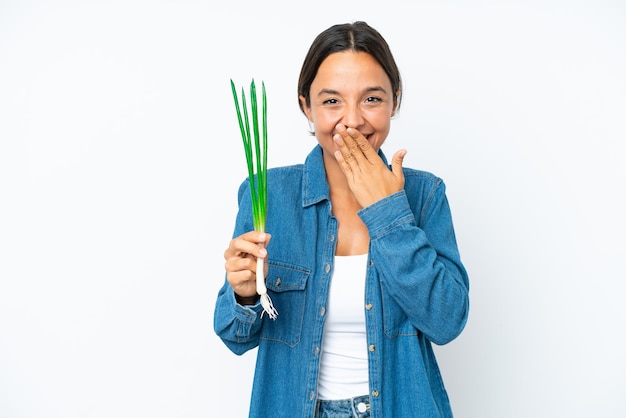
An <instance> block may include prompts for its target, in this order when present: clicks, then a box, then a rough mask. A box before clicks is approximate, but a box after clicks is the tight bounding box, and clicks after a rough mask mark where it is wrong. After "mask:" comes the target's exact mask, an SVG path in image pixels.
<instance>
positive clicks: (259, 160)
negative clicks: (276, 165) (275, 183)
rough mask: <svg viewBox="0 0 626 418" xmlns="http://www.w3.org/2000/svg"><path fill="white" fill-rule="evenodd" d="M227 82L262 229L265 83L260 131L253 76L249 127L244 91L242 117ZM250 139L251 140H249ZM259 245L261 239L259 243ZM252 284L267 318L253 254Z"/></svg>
mask: <svg viewBox="0 0 626 418" xmlns="http://www.w3.org/2000/svg"><path fill="white" fill-rule="evenodd" d="M230 86H231V89H232V93H233V99H234V101H235V109H236V111H237V120H238V122H239V130H240V131H241V138H242V140H243V147H244V151H245V154H246V164H247V166H248V180H249V182H250V197H251V198H252V222H253V225H254V229H255V230H256V231H260V232H265V219H266V212H267V98H266V92H265V83H262V124H263V129H262V131H260V130H259V111H258V104H257V95H256V85H255V83H254V79H253V80H252V82H251V83H250V105H251V112H252V129H250V119H249V117H248V106H247V103H246V94H245V92H244V90H243V88H242V89H241V102H242V107H243V118H242V116H241V113H242V112H241V108H240V106H239V100H238V98H237V90H236V89H235V83H233V80H232V79H231V80H230ZM261 132H262V136H261ZM253 141H254V144H253V143H252V142H253ZM255 164H256V167H255ZM255 168H256V170H255ZM263 245H264V243H259V246H263ZM256 287H257V293H258V294H259V295H260V296H261V298H260V300H261V305H262V306H263V309H264V312H266V313H267V314H268V315H269V316H270V318H271V319H276V316H277V315H278V312H277V311H276V309H275V308H274V306H273V305H272V301H271V299H270V298H269V295H268V294H267V288H266V287H265V276H264V260H263V258H257V268H256Z"/></svg>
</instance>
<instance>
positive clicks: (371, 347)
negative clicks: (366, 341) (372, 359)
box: [368, 344, 376, 351]
mask: <svg viewBox="0 0 626 418" xmlns="http://www.w3.org/2000/svg"><path fill="white" fill-rule="evenodd" d="M368 348H369V350H370V351H374V350H376V347H375V346H374V344H372V345H370V346H369V347H368Z"/></svg>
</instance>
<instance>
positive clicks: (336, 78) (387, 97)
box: [214, 22, 469, 418]
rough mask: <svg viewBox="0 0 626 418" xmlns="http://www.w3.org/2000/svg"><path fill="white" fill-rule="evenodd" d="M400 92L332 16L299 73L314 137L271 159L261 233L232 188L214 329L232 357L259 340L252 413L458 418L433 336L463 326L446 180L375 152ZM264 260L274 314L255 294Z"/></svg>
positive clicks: (377, 39) (390, 61)
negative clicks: (295, 161)
mask: <svg viewBox="0 0 626 418" xmlns="http://www.w3.org/2000/svg"><path fill="white" fill-rule="evenodd" d="M401 93H402V90H401V79H400V74H399V71H398V68H397V66H396V63H395V61H394V58H393V56H392V54H391V51H390V49H389V46H388V45H387V43H386V41H385V40H384V38H383V37H382V36H381V35H380V34H379V33H378V32H377V31H376V30H375V29H373V28H372V27H370V26H369V25H367V24H366V23H365V22H356V23H353V24H340V25H334V26H332V27H330V28H328V29H327V30H325V31H323V32H322V33H320V34H319V35H318V36H317V38H316V39H315V40H314V42H313V44H312V45H311V47H310V49H309V52H308V54H307V56H306V57H305V60H304V64H303V66H302V70H301V73H300V78H299V82H298V94H299V105H300V108H301V110H302V112H303V113H304V114H305V115H306V117H307V118H308V119H309V121H310V123H311V124H312V126H313V130H314V134H315V136H316V138H317V141H318V145H316V146H315V147H314V149H313V150H312V152H311V153H310V154H309V155H308V157H307V158H306V161H305V162H304V164H299V165H294V166H288V167H279V168H273V169H271V170H269V171H268V180H267V183H268V193H269V197H268V208H267V221H266V230H267V231H268V233H260V232H255V231H253V229H254V228H253V223H252V216H251V212H252V210H251V200H250V191H249V184H248V182H247V181H245V182H244V183H243V184H242V185H241V187H240V190H239V213H238V215H237V219H236V225H235V231H234V234H233V237H234V238H233V239H232V240H231V241H230V245H229V246H228V248H227V249H226V251H225V252H224V258H225V260H226V263H225V267H226V282H225V283H224V286H223V287H222V289H221V290H220V292H219V295H218V298H217V304H216V308H215V316H214V321H215V323H214V326H215V331H216V333H217V334H218V335H219V336H220V338H221V339H222V340H223V341H224V343H225V344H226V345H227V346H228V347H229V348H230V349H231V350H232V351H233V352H234V353H236V354H242V353H244V352H246V351H248V350H250V349H253V348H255V347H258V352H257V363H256V370H255V377H254V385H253V389H252V398H251V404H250V417H263V418H268V417H289V418H294V417H369V416H371V417H379V418H380V417H384V418H402V417H411V418H414V417H450V416H452V411H451V408H450V403H449V400H448V396H447V394H446V390H445V387H444V384H443V382H442V379H441V375H440V373H439V369H438V366H437V363H436V360H435V356H434V354H433V350H432V347H431V343H435V344H446V343H448V342H450V341H451V340H453V339H454V338H456V337H457V336H458V335H459V334H460V333H461V331H462V330H463V328H464V326H465V323H466V321H467V316H468V309H469V299H468V289H469V282H468V277H467V273H466V271H465V269H464V267H463V265H462V263H461V260H460V256H459V252H458V249H457V244H456V238H455V234H454V229H453V224H452V219H451V214H450V209H449V206H448V202H447V198H446V195H445V186H444V183H443V182H442V180H441V179H439V178H438V177H436V176H434V175H432V174H430V173H427V172H423V171H418V170H413V169H408V168H403V167H402V162H403V158H404V156H405V155H406V151H405V150H400V151H397V152H396V153H395V154H394V155H393V157H392V159H391V164H390V165H389V164H388V163H387V159H386V157H385V155H384V154H383V152H382V151H381V146H382V145H383V143H384V142H385V139H386V138H387V136H388V134H389V130H390V126H391V118H392V117H393V116H394V114H395V113H396V112H397V110H398V108H399V106H400V101H401ZM270 238H271V240H270ZM257 243H265V247H266V248H267V250H265V249H263V248H261V246H259V245H257ZM257 257H263V258H266V260H267V262H266V263H265V265H266V266H268V267H267V271H266V286H267V288H268V292H269V294H270V296H271V299H272V301H273V303H274V306H275V308H276V309H277V311H278V313H279V315H278V317H277V318H276V319H275V320H272V319H271V318H269V317H268V316H267V315H262V307H261V306H260V304H259V302H258V300H259V298H258V295H257V294H256V284H255V271H256V261H255V260H256V258H257Z"/></svg>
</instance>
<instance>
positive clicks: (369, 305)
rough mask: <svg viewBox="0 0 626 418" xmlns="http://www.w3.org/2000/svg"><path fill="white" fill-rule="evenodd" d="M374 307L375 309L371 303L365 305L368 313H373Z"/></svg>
mask: <svg viewBox="0 0 626 418" xmlns="http://www.w3.org/2000/svg"><path fill="white" fill-rule="evenodd" d="M372 307H373V306H372V304H371V303H368V304H367V305H365V309H367V310H368V311H371V310H372Z"/></svg>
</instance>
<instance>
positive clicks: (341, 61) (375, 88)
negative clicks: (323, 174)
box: [300, 51, 395, 155]
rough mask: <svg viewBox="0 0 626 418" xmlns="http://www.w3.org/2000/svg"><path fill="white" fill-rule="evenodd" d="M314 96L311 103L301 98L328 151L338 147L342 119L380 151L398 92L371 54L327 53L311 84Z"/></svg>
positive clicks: (321, 141)
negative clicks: (395, 91) (395, 95)
mask: <svg viewBox="0 0 626 418" xmlns="http://www.w3.org/2000/svg"><path fill="white" fill-rule="evenodd" d="M310 98H311V107H307V105H306V101H305V99H304V97H303V96H300V101H301V103H302V107H303V109H304V113H305V114H306V115H307V117H308V118H309V120H310V121H311V122H313V126H314V129H315V136H316V137H317V140H318V141H319V143H320V145H321V146H322V148H324V151H325V152H327V153H330V154H331V155H332V153H334V151H335V150H336V149H337V148H336V145H335V144H334V142H333V139H332V138H333V135H334V134H336V133H337V131H336V129H335V127H336V126H337V124H338V123H341V124H343V125H345V126H346V127H349V128H355V129H357V130H359V132H361V134H363V136H365V137H366V138H367V140H368V141H369V142H370V144H371V145H372V147H373V148H374V149H375V150H376V151H378V149H379V148H380V147H381V146H382V144H383V142H385V139H386V138H387V135H388V134H389V129H390V126H391V117H392V116H393V114H394V112H395V106H394V101H393V99H394V92H393V91H391V81H390V80H389V77H387V74H386V73H385V71H384V70H383V68H382V67H381V66H380V64H378V62H377V61H376V60H375V59H374V58H373V57H372V56H371V55H370V54H368V53H365V52H354V51H343V52H336V53H333V54H331V55H329V56H328V57H326V59H325V60H324V61H323V62H322V64H321V65H320V67H319V68H318V70H317V75H316V76H315V79H313V83H312V84H311V91H310Z"/></svg>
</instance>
